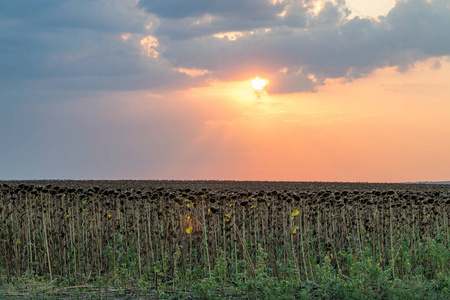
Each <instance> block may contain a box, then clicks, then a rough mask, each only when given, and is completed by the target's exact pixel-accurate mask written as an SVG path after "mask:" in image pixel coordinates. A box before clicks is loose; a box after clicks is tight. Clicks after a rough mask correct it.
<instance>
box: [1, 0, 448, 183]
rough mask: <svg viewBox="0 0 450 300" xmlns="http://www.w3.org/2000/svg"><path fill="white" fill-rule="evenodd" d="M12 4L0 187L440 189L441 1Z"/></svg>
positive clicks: (443, 112)
mask: <svg viewBox="0 0 450 300" xmlns="http://www.w3.org/2000/svg"><path fill="white" fill-rule="evenodd" d="M26 2H27V1H26V0H16V1H4V4H1V5H0V7H3V8H4V9H0V40H2V41H5V42H4V43H3V44H2V55H0V66H1V67H0V99H1V100H0V102H1V104H2V106H1V109H0V140H1V141H3V143H1V144H0V166H1V168H0V179H19V180H22V179H187V180H190V179H210V180H214V179H223V180H289V181H371V182H409V181H448V180H450V155H449V154H448V153H450V118H449V116H450V101H449V95H450V88H449V78H450V56H449V55H450V42H449V41H450V40H449V39H448V36H449V33H450V21H449V20H450V19H449V18H448V16H449V15H450V4H449V3H448V1H447V0H431V1H428V0H402V1H395V0H379V1H369V0H364V1H359V0H347V1H335V0H313V1H310V0H283V1H278V0H277V1H267V0H227V1H197V2H198V3H197V4H198V5H193V4H192V3H191V2H190V1H179V0H139V1H123V0H97V1H81V2H80V1H77V0H65V1H57V2H54V1H33V4H30V5H29V3H26ZM25 3H26V5H25ZM105 7H107V8H108V9H104V8H105ZM98 12H101V14H99V13H98ZM397 69H398V70H397ZM399 70H400V71H401V72H399ZM405 70H406V71H405ZM257 77H261V78H263V79H265V80H267V85H266V86H265V88H264V89H263V90H262V91H255V90H254V89H253V88H252V84H251V83H252V80H254V79H255V78H257ZM327 78H328V79H327ZM329 78H340V79H333V80H330V79H329ZM344 78H346V79H347V80H353V81H352V82H344Z"/></svg>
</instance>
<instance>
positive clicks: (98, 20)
mask: <svg viewBox="0 0 450 300" xmlns="http://www.w3.org/2000/svg"><path fill="white" fill-rule="evenodd" d="M148 23H149V17H148V15H147V14H146V13H145V12H143V11H142V10H140V9H138V8H137V7H136V3H135V2H133V1H118V0H98V1H87V0H81V1H79V0H78V1H75V0H68V1H50V0H47V1H22V0H18V1H3V2H1V3H0V40H1V43H0V53H1V56H0V86H1V87H2V92H3V93H4V94H5V95H6V94H7V95H11V94H17V91H20V94H21V96H20V97H19V98H26V97H27V95H28V96H30V95H33V94H34V93H35V91H36V90H47V91H51V90H69V91H73V90H80V91H84V90H136V89H152V88H154V89H164V88H166V89H170V88H174V87H179V88H183V87H186V86H188V85H189V86H190V85H192V84H194V83H193V80H192V78H189V77H188V76H186V75H183V74H180V73H177V72H174V71H173V68H172V66H170V65H169V64H168V63H167V62H166V61H165V60H164V59H162V58H160V57H157V58H155V57H148V56H146V55H143V54H142V47H141V45H140V39H142V38H144V37H145V36H147V35H150V34H151V32H149V30H148V29H147V28H146V25H147V24H148ZM124 33H130V34H131V37H129V39H127V40H124V39H123V38H122V37H121V35H122V34H124ZM50 94H52V93H50ZM59 95H61V93H59ZM2 98H3V99H4V98H5V97H2ZM30 98H31V97H30ZM8 99H11V98H8ZM5 101H13V100H12V99H11V100H5Z"/></svg>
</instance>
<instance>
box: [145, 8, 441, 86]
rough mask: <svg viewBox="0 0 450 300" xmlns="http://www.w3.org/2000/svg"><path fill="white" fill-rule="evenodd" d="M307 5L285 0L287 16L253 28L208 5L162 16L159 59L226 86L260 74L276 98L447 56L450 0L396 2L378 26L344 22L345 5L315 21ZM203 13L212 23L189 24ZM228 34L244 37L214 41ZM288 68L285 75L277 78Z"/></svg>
mask: <svg viewBox="0 0 450 300" xmlns="http://www.w3.org/2000/svg"><path fill="white" fill-rule="evenodd" d="M244 3H246V2H245V1H244ZM260 3H261V4H263V3H266V4H267V3H268V2H267V1H260ZM309 4H310V2H308V3H307V2H306V1H285V2H283V5H285V7H284V9H286V15H285V17H284V18H282V17H280V16H278V17H277V18H278V19H270V18H269V19H267V20H264V21H263V20H261V22H260V23H255V24H253V26H252V24H251V23H250V22H247V23H245V22H244V21H243V22H241V23H240V22H238V21H235V20H234V18H235V17H234V16H224V15H221V18H219V19H218V20H217V21H215V19H214V12H215V6H214V5H212V6H211V9H209V10H208V9H206V8H205V7H203V8H202V9H201V10H199V11H198V14H196V13H194V12H193V11H190V13H189V14H186V15H180V16H177V17H178V18H179V19H178V20H175V21H173V20H167V19H165V18H161V19H160V26H159V28H158V29H157V31H156V32H157V33H158V34H160V35H161V36H164V40H165V41H166V43H167V45H168V46H167V49H166V51H165V52H164V54H163V55H164V57H165V58H167V59H168V60H169V61H170V62H171V63H172V64H173V65H174V66H177V67H189V68H200V69H209V70H211V71H213V72H214V76H215V77H216V78H219V79H227V80H231V79H232V78H235V79H243V78H245V76H252V75H250V73H252V72H253V74H255V73H258V74H264V75H265V76H267V77H269V78H272V79H274V80H273V82H274V83H275V82H276V84H273V85H271V86H269V87H268V89H269V91H271V92H275V93H289V92H295V91H307V90H313V89H314V87H315V86H318V85H322V84H323V83H324V81H325V79H327V78H339V77H344V78H347V80H353V79H356V78H359V77H362V76H366V75H367V74H369V73H371V72H372V71H374V70H375V69H377V68H383V67H386V66H394V67H397V68H398V70H399V71H404V70H407V69H408V68H410V67H412V66H413V65H414V63H416V62H418V61H423V60H426V59H429V58H432V57H441V56H445V55H450V39H448V36H449V35H450V18H449V17H448V16H450V4H448V2H447V1H444V0H435V1H431V2H428V1H425V0H411V1H399V2H398V3H397V5H396V6H395V7H394V8H393V9H392V10H391V11H390V13H389V14H388V15H387V16H386V17H381V18H380V19H379V20H375V19H371V18H361V17H355V18H353V19H347V17H348V15H349V10H348V9H347V8H346V7H345V6H344V4H345V3H344V2H343V1H337V2H335V3H331V2H327V3H326V4H325V6H324V7H323V9H322V10H321V11H320V13H319V14H317V15H314V14H312V13H311V11H308V10H306V9H305V7H306V8H307V7H308V5H309ZM270 5H271V4H270ZM270 5H269V6H270ZM262 6H263V7H264V5H262ZM269 6H268V7H269ZM155 7H156V6H155ZM244 7H246V5H244ZM191 9H194V7H193V8H191ZM149 11H150V9H149ZM158 11H159V10H155V11H154V12H155V13H158ZM244 11H245V10H244ZM202 13H208V14H212V16H213V18H212V19H211V20H210V22H209V23H206V24H205V25H204V26H203V27H202V26H201V24H199V25H197V24H195V26H193V25H189V24H190V23H192V22H193V19H192V18H189V17H188V16H194V15H195V16H201V14H202ZM248 13H249V14H251V12H250V11H248ZM292 16H296V17H297V19H303V21H302V22H300V23H299V24H296V26H294V25H295V23H292V22H291V21H289V20H290V19H293V18H292ZM161 17H168V16H167V15H165V14H162V15H161ZM172 17H175V16H172ZM183 17H184V18H183ZM183 22H185V23H184V24H183ZM289 24H290V25H289ZM264 28H271V31H269V32H266V31H265V30H264ZM227 30H230V31H239V30H242V34H243V37H241V38H238V39H237V40H236V41H229V40H227V38H223V39H217V38H216V37H213V36H212V34H214V33H221V32H226V31H227ZM250 30H252V31H253V32H250ZM286 67H287V68H288V70H287V71H286V72H282V73H280V72H279V70H281V69H283V68H286ZM300 69H301V70H302V72H299V70H300ZM311 74H313V75H314V77H311V76H310V75H311ZM308 80H309V81H310V82H308ZM296 82H297V84H296Z"/></svg>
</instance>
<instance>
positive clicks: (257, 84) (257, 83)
mask: <svg viewBox="0 0 450 300" xmlns="http://www.w3.org/2000/svg"><path fill="white" fill-rule="evenodd" d="M266 84H267V82H266V81H265V80H264V79H261V78H259V77H256V78H255V79H253V81H252V87H253V88H254V89H255V90H257V91H261V90H263V89H264V87H265V86H266Z"/></svg>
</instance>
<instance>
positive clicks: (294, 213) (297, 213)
mask: <svg viewBox="0 0 450 300" xmlns="http://www.w3.org/2000/svg"><path fill="white" fill-rule="evenodd" d="M299 214H300V212H299V211H298V209H294V211H293V212H292V216H293V217H295V216H298V215H299Z"/></svg>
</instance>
